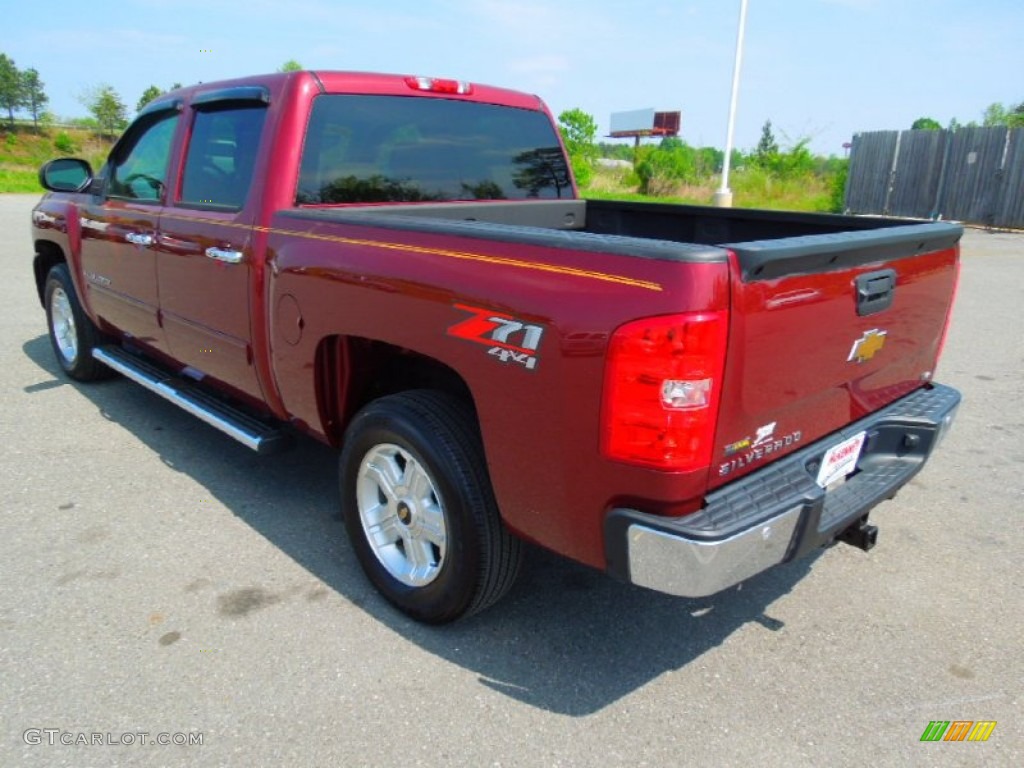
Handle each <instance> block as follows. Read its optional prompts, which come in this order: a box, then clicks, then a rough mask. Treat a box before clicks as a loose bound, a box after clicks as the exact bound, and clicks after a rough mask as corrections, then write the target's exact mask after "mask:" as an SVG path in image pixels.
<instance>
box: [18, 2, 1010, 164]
mask: <svg viewBox="0 0 1024 768" xmlns="http://www.w3.org/2000/svg"><path fill="white" fill-rule="evenodd" d="M4 6H5V7H4V8H3V9H0V52H2V53H5V54H7V55H8V56H9V57H11V58H13V59H14V61H15V63H16V64H17V66H18V68H19V69H27V68H29V67H34V68H35V69H37V70H38V71H39V73H40V76H41V78H42V80H43V82H44V83H45V86H46V87H45V90H46V93H47V94H48V95H49V97H50V110H51V111H52V112H54V113H55V114H57V115H59V116H62V117H76V116H78V117H80V116H84V115H86V114H87V111H86V109H85V107H84V106H82V104H81V101H80V97H81V96H82V94H84V93H86V92H87V91H88V90H89V89H90V88H92V87H95V86H97V85H98V84H101V83H105V84H109V85H111V86H113V87H114V88H115V90H117V91H118V93H119V94H120V95H121V97H122V99H123V100H124V102H125V103H126V104H127V105H128V107H129V112H130V113H133V110H134V108H135V106H136V104H137V102H138V100H139V97H140V96H141V95H142V92H143V91H144V90H145V89H146V87H147V86H149V85H157V86H159V87H161V88H168V87H169V86H170V85H171V84H172V83H174V82H181V83H183V84H186V85H188V84H190V83H195V82H211V81H214V80H221V79H225V78H230V77H238V76H244V75H251V74H259V73H263V72H272V71H275V70H277V69H278V68H279V67H280V66H281V65H282V64H283V63H284V62H285V61H287V60H289V59H295V60H297V61H299V62H300V63H301V64H302V65H303V66H304V67H305V68H307V69H339V70H346V69H347V70H360V71H375V72H394V73H401V74H417V75H432V76H437V77H453V78H457V79H461V80H469V81H472V82H481V83H487V84H490V85H499V86H504V87H508V88H514V89H517V90H522V91H528V92H531V93H536V94H538V95H539V96H541V97H542V98H543V99H544V100H545V101H546V102H547V104H548V106H549V107H550V109H551V110H552V111H553V112H554V113H555V114H556V115H557V114H558V113H560V112H561V111H563V110H567V109H573V108H580V109H582V110H583V111H585V112H588V113H590V114H591V115H593V116H594V118H595V119H596V121H597V123H598V129H599V136H604V135H605V134H606V133H607V132H608V129H609V123H610V115H611V113H613V112H621V111H630V110H637V109H645V108H654V109H657V110H659V111H660V110H664V111H676V110H679V111H681V112H682V132H681V137H682V138H683V139H684V140H685V141H686V142H688V143H690V144H692V145H695V146H717V147H723V146H724V145H725V135H726V124H727V118H728V112H729V98H730V92H731V84H732V76H733V60H734V57H735V51H736V33H737V27H738V21H739V9H740V0H674V1H672V0H621V1H620V2H610V1H608V0H388V1H387V2H368V1H367V0H358V1H352V0H283V1H281V0H279V1H277V2H272V1H271V0H244V2H228V1H227V0H121V1H120V2H104V1H103V0H92V1H91V2H89V3H82V2H81V0H75V1H74V2H66V1H65V0H48V2H46V3H44V4H36V3H31V2H26V1H25V0H21V1H20V2H12V0H6V2H4ZM1022 101H1024V2H1021V0H749V8H748V14H747V25H746V42H745V45H744V48H743V67H742V71H741V78H740V90H739V96H738V111H737V119H736V139H735V145H736V146H737V147H739V148H741V149H751V148H753V147H754V146H756V144H757V142H758V139H759V138H760V135H761V127H762V125H763V124H764V122H765V121H766V120H771V121H772V125H773V128H774V132H775V135H776V138H777V139H778V141H779V143H780V144H781V145H782V146H783V147H785V146H787V145H792V144H793V143H795V142H797V141H799V140H801V139H809V141H810V146H811V148H812V149H813V150H814V151H815V152H817V153H820V154H824V155H829V154H836V155H842V153H843V147H842V145H843V143H844V142H848V141H850V139H851V138H852V136H853V134H855V133H858V132H861V131H869V130H890V129H904V128H909V127H910V125H911V123H912V122H913V121H914V120H915V119H917V118H918V117H932V118H934V119H936V120H938V121H939V122H940V123H942V124H943V125H946V124H948V123H949V121H950V120H951V119H952V118H956V119H957V120H959V121H960V122H961V123H967V122H969V121H971V120H977V121H979V122H980V120H981V115H982V112H983V110H984V109H985V107H986V106H988V105H989V104H991V103H993V102H1003V103H1005V104H1010V103H1012V104H1017V103H1020V102H1022Z"/></svg>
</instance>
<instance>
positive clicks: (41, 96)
mask: <svg viewBox="0 0 1024 768" xmlns="http://www.w3.org/2000/svg"><path fill="white" fill-rule="evenodd" d="M44 85H45V83H43V81H42V80H40V79H39V73H38V72H36V70H35V69H32V68H31V67H30V68H29V69H26V70H25V71H24V72H22V73H21V92H22V98H23V102H22V104H23V106H25V107H28V111H29V112H31V113H32V125H33V126H34V127H35V130H36V133H38V132H39V118H40V117H41V116H42V113H43V108H44V107H45V106H46V105H47V104H48V103H49V101H50V97H49V96H47V95H46V94H45V93H44V92H43V86H44Z"/></svg>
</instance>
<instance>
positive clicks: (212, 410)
mask: <svg viewBox="0 0 1024 768" xmlns="http://www.w3.org/2000/svg"><path fill="white" fill-rule="evenodd" d="M92 356H93V357H95V358H96V359H97V360H99V361H100V362H101V363H103V364H104V365H106V366H108V367H109V368H112V369H114V370H115V371H117V372H118V373H120V374H121V375H122V376H125V377H126V378H129V379H131V380H132V381H134V382H136V383H138V384H141V385H142V386H144V387H145V388H146V389H148V390H150V391H151V392H155V393H156V394H158V395H160V397H162V398H164V399H165V400H170V401H171V402H172V403H174V404H175V405H176V406H178V407H179V408H181V409H183V410H185V411H188V412H189V413H191V414H192V415H193V416H195V417H197V418H199V419H201V420H202V421H205V422H206V423H207V424H209V425H210V426H211V427H215V428H216V429H219V430H220V431H221V432H223V433H224V434H225V435H227V436H228V437H233V438H234V439H235V440H237V441H238V442H240V443H241V444H242V445H244V446H246V447H247V448H250V449H252V450H254V451H256V453H259V454H270V453H277V452H278V451H280V450H282V449H283V448H286V447H288V445H290V443H291V441H290V440H289V437H288V435H287V434H286V433H284V432H283V431H282V430H280V429H278V428H276V427H273V426H271V425H269V424H266V423H264V422H262V421H260V420H259V419H255V418H253V417H252V416H249V415H248V414H245V413H243V412H242V411H240V410H238V409H237V408H233V407H232V406H230V405H227V404H226V403H222V402H221V401H219V400H217V399H216V398H214V397H211V396H210V395H208V394H206V393H205V392H203V391H201V390H199V389H198V388H197V387H194V386H192V385H191V384H189V383H187V382H185V381H182V380H181V379H178V378H175V377H174V376H172V375H171V374H169V373H167V372H166V371H163V370H161V369H160V368H158V367H157V366H155V365H153V364H152V363H150V362H147V361H146V360H142V359H140V358H138V357H136V356H135V355H132V354H130V353H129V352H125V351H124V350H123V349H121V348H120V347H115V346H103V347H97V348H95V349H94V350H93V351H92Z"/></svg>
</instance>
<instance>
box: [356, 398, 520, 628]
mask: <svg viewBox="0 0 1024 768" xmlns="http://www.w3.org/2000/svg"><path fill="white" fill-rule="evenodd" d="M341 494H342V510H343V513H344V518H345V526H346V528H347V530H348V535H349V538H350V539H351V541H352V547H353V549H354V550H355V553H356V556H357V557H358V559H359V562H360V565H362V567H363V570H364V571H365V572H366V575H367V577H368V578H369V579H370V581H371V582H372V583H373V585H374V586H375V587H376V588H377V589H378V591H380V592H381V594H383V595H384V597H386V598H387V599H388V600H389V601H390V602H391V603H393V604H394V605H395V606H397V607H398V608H400V609H401V610H402V611H404V612H405V613H407V614H409V615H410V616H412V617H413V618H415V619H417V620H419V621H424V622H428V623H431V624H440V623H445V622H449V621H453V620H455V619H457V618H459V617H460V616H464V615H467V614H470V613H474V612H476V611H480V610H482V609H484V608H486V607H487V606H489V605H491V604H493V603H494V602H496V601H497V600H498V599H499V598H501V597H502V596H503V595H504V594H505V593H506V592H507V591H508V589H509V587H511V585H512V582H513V581H514V579H515V577H516V574H517V573H518V570H519V563H520V558H521V546H520V542H519V540H518V539H517V538H515V537H514V536H513V535H512V534H511V533H509V531H508V530H507V529H506V528H505V526H504V524H503V523H502V521H501V517H500V515H499V513H498V506H497V503H496V502H495V499H494V494H493V492H492V490H491V484H490V479H489V477H488V473H487V466H486V464H485V462H484V458H483V447H482V445H481V443H480V438H479V436H478V433H477V430H476V423H475V420H474V417H473V415H472V412H471V411H470V410H469V408H467V407H466V406H465V405H464V404H463V403H462V402H461V401H459V400H457V399H455V398H453V397H450V396H449V395H446V394H444V393H441V392H434V391H428V390H417V391H411V392H403V393H401V394H397V395H391V396H388V397H384V398H381V399H380V400H376V401H374V402H373V403H370V404H369V405H368V406H366V407H365V408H364V409H363V410H362V411H360V412H359V413H358V414H357V415H356V417H355V418H354V419H353V420H352V423H351V424H350V425H349V428H348V430H347V431H346V433H345V445H344V449H343V450H342V454H341Z"/></svg>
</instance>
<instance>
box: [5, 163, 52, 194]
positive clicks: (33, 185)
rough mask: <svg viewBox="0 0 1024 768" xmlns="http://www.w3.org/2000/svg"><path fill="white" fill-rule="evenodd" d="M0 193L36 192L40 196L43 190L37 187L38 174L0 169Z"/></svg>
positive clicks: (20, 170) (35, 172) (14, 169)
mask: <svg viewBox="0 0 1024 768" xmlns="http://www.w3.org/2000/svg"><path fill="white" fill-rule="evenodd" d="M0 192H38V193H40V194H42V192H43V188H42V187H41V186H39V172H38V171H28V170H23V169H19V168H3V167H0Z"/></svg>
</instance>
